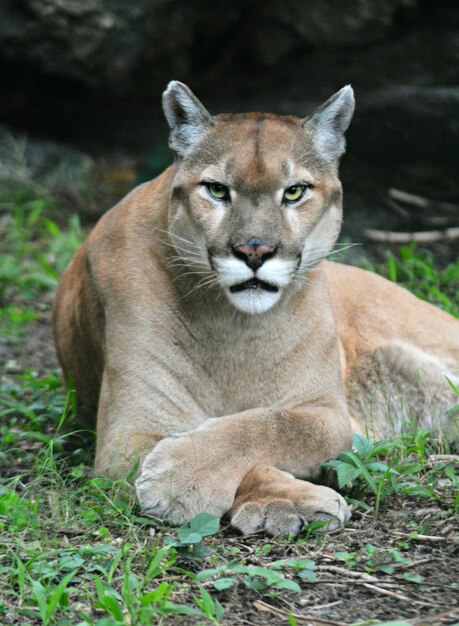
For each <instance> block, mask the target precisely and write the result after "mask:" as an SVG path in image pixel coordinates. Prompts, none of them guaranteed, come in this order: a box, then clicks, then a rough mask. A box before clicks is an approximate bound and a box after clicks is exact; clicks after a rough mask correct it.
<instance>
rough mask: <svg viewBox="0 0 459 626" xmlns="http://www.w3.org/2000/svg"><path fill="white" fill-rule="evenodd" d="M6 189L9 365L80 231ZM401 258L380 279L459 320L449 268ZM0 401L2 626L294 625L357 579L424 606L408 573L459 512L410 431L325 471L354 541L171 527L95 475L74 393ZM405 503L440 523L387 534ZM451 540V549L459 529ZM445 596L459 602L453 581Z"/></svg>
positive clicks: (442, 474)
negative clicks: (347, 507)
mask: <svg viewBox="0 0 459 626" xmlns="http://www.w3.org/2000/svg"><path fill="white" fill-rule="evenodd" d="M8 193H9V195H8V196H7V200H5V198H4V200H5V201H4V202H3V204H2V206H3V212H2V215H1V221H0V229H1V231H2V237H1V244H0V246H1V253H2V254H1V261H0V305H1V306H0V313H1V318H0V330H1V333H2V335H3V337H4V340H3V342H4V343H3V345H2V350H3V353H4V354H6V355H8V354H9V350H11V351H12V354H14V351H15V350H17V349H18V347H19V348H20V346H21V342H23V341H24V340H25V337H26V335H27V334H28V333H31V332H33V329H34V324H35V323H36V320H37V319H38V318H39V317H40V316H41V315H42V314H43V312H44V311H45V312H46V311H49V306H50V302H51V298H52V293H53V291H54V288H55V286H56V283H57V280H58V276H59V274H60V272H61V271H62V269H63V267H64V266H65V265H66V263H67V262H68V261H69V260H70V258H71V256H72V255H73V253H74V251H75V250H76V249H77V247H78V245H79V244H80V242H81V240H82V238H83V235H84V234H83V232H82V229H81V227H80V225H79V223H78V220H77V219H76V218H72V219H71V220H70V221H69V222H68V223H67V224H66V225H64V226H62V225H61V226H59V225H58V224H57V221H56V220H55V219H53V216H55V214H56V207H53V206H52V202H51V201H47V202H43V201H42V200H40V199H38V198H36V197H34V193H30V190H28V192H27V193H23V192H20V191H16V192H15V193H14V194H13V195H11V192H10V191H9V192H8ZM400 255H401V256H400V257H395V256H392V255H391V256H389V257H388V259H387V261H386V263H385V264H384V265H383V266H382V267H379V268H378V270H379V271H380V272H381V273H383V274H385V275H387V276H388V277H389V278H390V279H392V280H398V281H400V282H402V283H403V284H405V285H406V286H407V287H408V288H410V289H412V290H413V291H415V292H416V293H417V294H418V295H420V296H421V297H424V298H426V299H428V300H430V301H433V302H434V303H436V304H438V305H440V306H443V307H444V308H445V309H446V310H449V311H450V312H452V313H454V312H456V314H457V310H455V306H454V299H455V297H456V296H457V289H458V285H457V276H458V265H457V264H456V265H451V266H450V267H449V268H446V269H438V268H437V267H436V266H435V262H434V258H433V256H432V255H431V254H429V253H427V252H423V251H417V250H415V249H414V248H412V247H408V248H405V249H402V251H401V253H400ZM455 294H456V295H455ZM7 369H8V368H7ZM0 392H1V395H0V468H1V475H2V478H1V480H0V536H1V541H0V623H2V624H3V623H5V624H10V623H12V624H44V625H51V624H60V625H67V624H69V625H70V624H79V625H80V626H83V625H84V626H92V625H94V624H98V625H99V626H121V625H128V624H135V625H139V626H141V625H150V624H153V623H155V624H156V623H157V624H168V623H177V624H220V623H225V624H237V623H243V622H242V621H239V620H242V619H246V618H247V616H248V615H250V616H251V617H250V619H251V620H253V621H250V622H249V623H259V624H263V623H267V622H268V621H269V622H271V623H278V624H291V625H292V624H297V623H302V622H301V616H302V615H303V616H304V615H309V614H312V616H314V615H316V617H317V616H322V618H323V617H324V613H321V612H320V611H319V612H317V609H314V608H310V606H311V602H313V601H312V600H311V601H309V600H307V598H308V597H309V596H310V597H311V598H318V597H319V595H317V594H322V596H320V598H322V601H321V602H320V603H319V604H322V605H324V606H325V605H327V598H328V596H327V595H323V594H326V593H328V591H327V590H330V589H331V587H330V584H331V583H330V578H332V580H334V578H333V577H336V589H337V590H338V591H335V596H333V597H336V598H338V600H337V601H336V602H335V604H336V603H338V604H339V603H340V602H341V603H344V604H343V606H344V607H346V606H347V605H345V602H346V600H345V598H346V594H345V593H344V592H342V591H340V589H341V587H342V585H341V587H340V584H341V583H340V578H339V577H341V578H342V577H343V576H344V577H346V576H347V578H348V579H349V580H348V582H347V585H348V586H351V587H352V588H353V589H354V592H355V597H356V598H360V597H362V596H359V595H358V594H359V593H368V594H370V593H371V592H370V591H369V590H368V589H365V588H364V587H362V586H361V585H360V586H356V585H357V583H359V581H360V582H362V585H363V583H365V584H368V585H370V587H371V585H373V587H376V589H379V590H380V589H383V590H384V589H385V590H386V591H389V593H390V590H391V589H392V590H393V589H394V585H395V586H396V587H397V589H396V593H399V595H400V594H404V595H406V596H407V597H408V598H418V599H417V600H416V599H414V602H415V603H416V602H421V604H422V598H423V595H424V594H425V593H426V589H429V588H428V587H426V585H428V583H429V578H430V577H429V575H426V573H425V572H424V571H423V570H422V566H421V565H419V566H418V565H417V563H418V561H419V560H421V561H422V558H424V559H425V558H426V557H422V555H423V552H422V550H423V547H424V542H425V541H426V539H425V537H428V536H434V535H435V536H437V540H438V548H437V547H435V546H437V544H435V542H433V545H434V548H435V549H440V548H441V546H442V544H441V541H443V539H442V535H441V532H443V530H442V529H445V528H446V527H447V525H448V524H449V525H450V526H451V524H452V523H453V522H452V521H451V520H453V519H454V518H455V516H457V513H458V511H459V496H458V495H457V492H458V485H459V479H458V475H457V463H455V461H456V459H455V458H454V457H453V456H452V455H450V452H451V450H449V449H448V448H447V447H446V444H445V443H444V442H439V441H435V440H432V439H431V438H430V436H429V434H428V433H425V432H422V431H417V432H414V433H412V434H410V435H405V436H403V437H399V438H398V439H395V440H391V441H382V442H369V441H368V440H367V439H365V438H363V437H356V438H355V439H354V447H353V449H352V450H350V451H348V452H346V453H343V454H342V455H341V456H340V458H339V459H338V460H336V461H332V462H330V463H328V464H327V465H328V469H330V468H331V469H333V470H334V471H335V472H336V474H337V479H338V482H339V484H340V486H341V487H342V489H343V490H344V492H345V493H346V495H347V497H348V499H349V501H350V502H351V503H352V505H353V506H354V522H353V524H354V527H353V528H351V530H356V531H357V533H359V532H360V533H361V535H358V536H359V537H361V539H359V541H357V542H356V540H355V537H356V535H354V536H353V535H352V533H351V532H350V531H343V532H342V533H340V534H339V535H329V536H323V535H322V534H321V533H320V532H319V531H320V529H318V528H317V524H316V525H311V526H308V527H306V528H305V529H304V531H303V532H302V533H301V534H300V535H299V536H298V537H296V538H275V539H273V538H267V537H262V536H259V537H254V538H249V539H246V540H244V539H241V538H240V537H238V536H237V534H236V533H235V532H233V531H232V530H231V529H228V528H226V527H225V526H224V527H223V528H220V525H219V521H218V520H217V519H216V518H215V517H213V516H211V515H208V514H202V515H200V516H198V517H197V518H195V519H194V520H193V521H192V522H191V523H190V524H189V525H184V526H183V527H181V528H179V529H173V528H169V527H168V526H167V525H162V524H159V523H158V522H157V521H155V520H152V519H149V518H145V517H143V516H142V515H141V512H140V511H139V509H138V506H137V504H136V499H135V494H134V490H133V487H132V485H130V484H129V483H127V482H125V481H111V480H108V479H105V478H100V477H94V476H92V475H91V472H90V469H89V468H90V466H91V462H92V449H93V445H94V433H93V432H90V431H88V430H87V429H86V427H83V426H82V425H81V424H79V423H78V422H77V420H76V419H75V416H74V414H73V406H74V398H73V397H72V394H66V393H65V392H64V390H63V388H62V386H61V382H60V379H59V374H58V372H57V371H55V370H49V371H46V372H41V373H40V375H37V374H36V373H35V372H33V371H30V370H29V371H25V372H22V373H20V374H13V373H11V374H10V373H7V375H6V376H5V377H4V378H3V382H2V383H1V389H0ZM406 503H411V505H412V507H414V508H413V511H417V510H423V509H426V508H427V509H428V508H429V507H430V508H431V509H432V510H433V511H434V513H432V515H431V516H430V517H428V518H427V519H425V518H424V517H422V516H421V517H419V516H418V515H417V513H415V512H413V513H412V515H411V518H409V519H408V521H407V522H406V523H405V525H404V526H400V528H399V530H400V536H399V535H397V534H396V535H392V536H391V535H390V533H389V531H388V530H387V529H386V531H385V533H386V535H384V533H382V531H381V530H380V529H381V527H382V528H384V515H385V514H387V511H389V510H392V509H394V508H395V509H397V508H398V507H401V506H406V505H407V504H406ZM359 529H360V530H359ZM346 532H348V534H346ZM451 532H453V535H452V537H453V538H452V539H451V541H453V540H454V541H456V540H457V539H458V537H457V535H459V530H456V531H454V530H453V531H451ZM454 532H455V533H456V535H454ZM349 533H350V534H349ZM450 534H451V533H450ZM384 536H387V542H385V541H384ZM448 536H449V535H448ZM445 537H446V534H445ZM454 537H456V539H454ZM389 538H390V541H389ZM445 541H446V539H445ZM419 555H421V556H419ZM427 567H429V568H430V565H428V566H427ZM333 568H334V569H333ZM419 568H420V569H419ZM428 571H430V570H428ZM343 572H344V574H343ZM387 577H390V578H389V587H385V586H384V585H386V583H387V580H388V578H387ZM375 580H376V581H377V582H376V583H375ZM327 581H328V582H327ZM317 583H320V585H318V584H317ZM327 585H328V586H327ZM390 585H392V587H391V586H390ZM442 585H443V586H444V589H446V590H447V591H448V592H451V594H454V593H457V581H456V580H455V579H454V576H452V577H451V579H450V580H448V579H446V580H443V581H442ZM400 589H401V590H402V591H400ZM343 593H344V595H342V594H343ZM373 593H375V592H374V590H373ZM308 594H309V596H308ZM311 594H312V595H311ZM314 594H316V595H314ZM340 594H341V595H340ZM323 598H325V599H323ZM382 598H383V605H382V607H381V608H380V609H378V610H377V611H376V609H375V611H376V614H380V615H383V616H386V617H387V608H385V607H387V603H388V602H390V601H391V600H392V601H394V602H396V600H394V599H393V598H392V599H391V598H390V597H389V598H388V596H387V595H383V596H382ZM304 599H306V600H305V601H304ZM359 603H360V607H359V606H357V608H355V607H354V610H353V612H352V611H351V612H350V613H346V611H347V609H346V610H345V614H347V619H346V623H351V621H352V623H355V624H357V621H356V620H358V618H359V615H360V613H359V610H360V608H361V607H362V606H363V604H364V603H365V599H362V600H358V601H357V605H359ZM316 604H317V602H316ZM328 604H330V600H328ZM331 605H332V606H333V601H332V602H331ZM419 606H420V605H419ZM402 608H403V611H402V610H401V609H400V611H401V613H402V614H403V615H406V612H407V608H406V607H402ZM329 610H330V611H332V613H331V615H332V616H333V615H334V614H333V610H334V609H329ZM397 610H398V609H397V608H396V607H395V608H393V609H392V613H390V616H391V617H397V616H398V615H399V613H397ZM314 611H316V612H314ZM378 611H379V613H378ZM325 615H327V614H325ZM340 615H341V618H340V621H341V622H343V615H342V614H340ZM365 619H366V621H365V620H364V621H361V622H360V623H361V624H370V623H373V624H375V623H384V619H376V620H373V621H371V620H370V621H368V619H367V618H365ZM330 620H332V618H330ZM332 621H333V620H332ZM332 621H331V622H329V623H332ZM335 621H336V617H335ZM317 623H318V622H317ZM394 623H395V622H394ZM406 623H412V622H406V621H403V620H401V621H400V620H399V621H398V622H397V624H399V625H401V624H406Z"/></svg>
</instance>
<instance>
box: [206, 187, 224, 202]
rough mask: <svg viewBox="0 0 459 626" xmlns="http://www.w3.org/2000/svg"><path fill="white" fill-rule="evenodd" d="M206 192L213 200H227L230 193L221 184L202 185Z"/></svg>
mask: <svg viewBox="0 0 459 626" xmlns="http://www.w3.org/2000/svg"><path fill="white" fill-rule="evenodd" d="M204 185H205V187H206V189H207V192H208V194H209V195H210V196H212V198H215V200H221V201H224V200H229V199H230V192H229V189H228V187H227V186H226V185H222V184H221V183H204Z"/></svg>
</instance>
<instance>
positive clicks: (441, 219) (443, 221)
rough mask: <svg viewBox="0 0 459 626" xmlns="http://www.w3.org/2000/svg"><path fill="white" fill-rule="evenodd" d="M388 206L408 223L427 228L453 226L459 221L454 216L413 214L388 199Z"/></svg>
mask: <svg viewBox="0 0 459 626" xmlns="http://www.w3.org/2000/svg"><path fill="white" fill-rule="evenodd" d="M386 204H387V206H388V207H389V208H390V209H392V211H393V212H394V213H395V214H396V215H398V216H399V217H401V218H402V219H403V220H405V221H406V222H411V221H413V220H415V221H416V222H419V223H421V224H425V225H426V226H445V227H448V226H453V225H454V223H455V222H457V219H454V216H449V217H446V216H444V215H420V214H419V213H413V212H412V211H407V209H405V208H404V207H402V206H401V205H400V204H399V203H398V202H395V200H391V199H390V198H388V199H387V200H386Z"/></svg>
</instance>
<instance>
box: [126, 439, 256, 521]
mask: <svg viewBox="0 0 459 626" xmlns="http://www.w3.org/2000/svg"><path fill="white" fill-rule="evenodd" d="M240 472H241V469H240V468H237V464H235V463H234V460H232V459H231V458H229V459H228V458H227V459H225V460H224V462H223V461H222V460H221V459H218V458H214V456H213V454H212V448H211V447H210V446H209V442H207V441H206V439H205V437H202V436H201V434H200V433H196V432H193V433H186V434H181V435H179V436H174V437H168V438H166V439H163V440H162V441H160V442H159V443H158V444H157V446H156V447H155V448H154V449H153V450H152V451H151V452H150V453H149V454H148V456H147V457H146V458H145V461H144V464H143V467H142V472H141V474H140V476H139V478H138V479H137V480H136V483H135V486H136V491H137V497H138V499H139V502H140V505H141V508H142V511H143V512H144V513H147V514H149V515H153V516H154V517H159V518H161V519H164V520H168V521H171V522H172V523H174V524H182V523H184V522H188V521H189V520H190V519H192V518H193V517H194V516H195V515H197V514H198V513H203V512H207V513H212V514H214V515H218V516H219V517H221V516H222V515H223V514H224V513H226V512H227V511H228V510H229V509H230V508H231V505H232V504H233V501H234V496H235V494H236V490H237V487H238V484H239V482H240V480H241V477H242V476H241V473H240ZM243 474H244V471H243V470H242V475H243Z"/></svg>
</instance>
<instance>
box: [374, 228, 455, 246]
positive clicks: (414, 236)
mask: <svg viewBox="0 0 459 626" xmlns="http://www.w3.org/2000/svg"><path fill="white" fill-rule="evenodd" d="M363 235H364V237H366V238H367V239H370V240H371V241H377V242H381V243H409V242H410V241H417V242H420V243H432V242H435V241H454V240H455V239H459V226H458V227H454V228H445V230H425V231H419V232H413V233H399V232H395V231H390V230H378V229H376V228H365V229H364V231H363Z"/></svg>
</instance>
